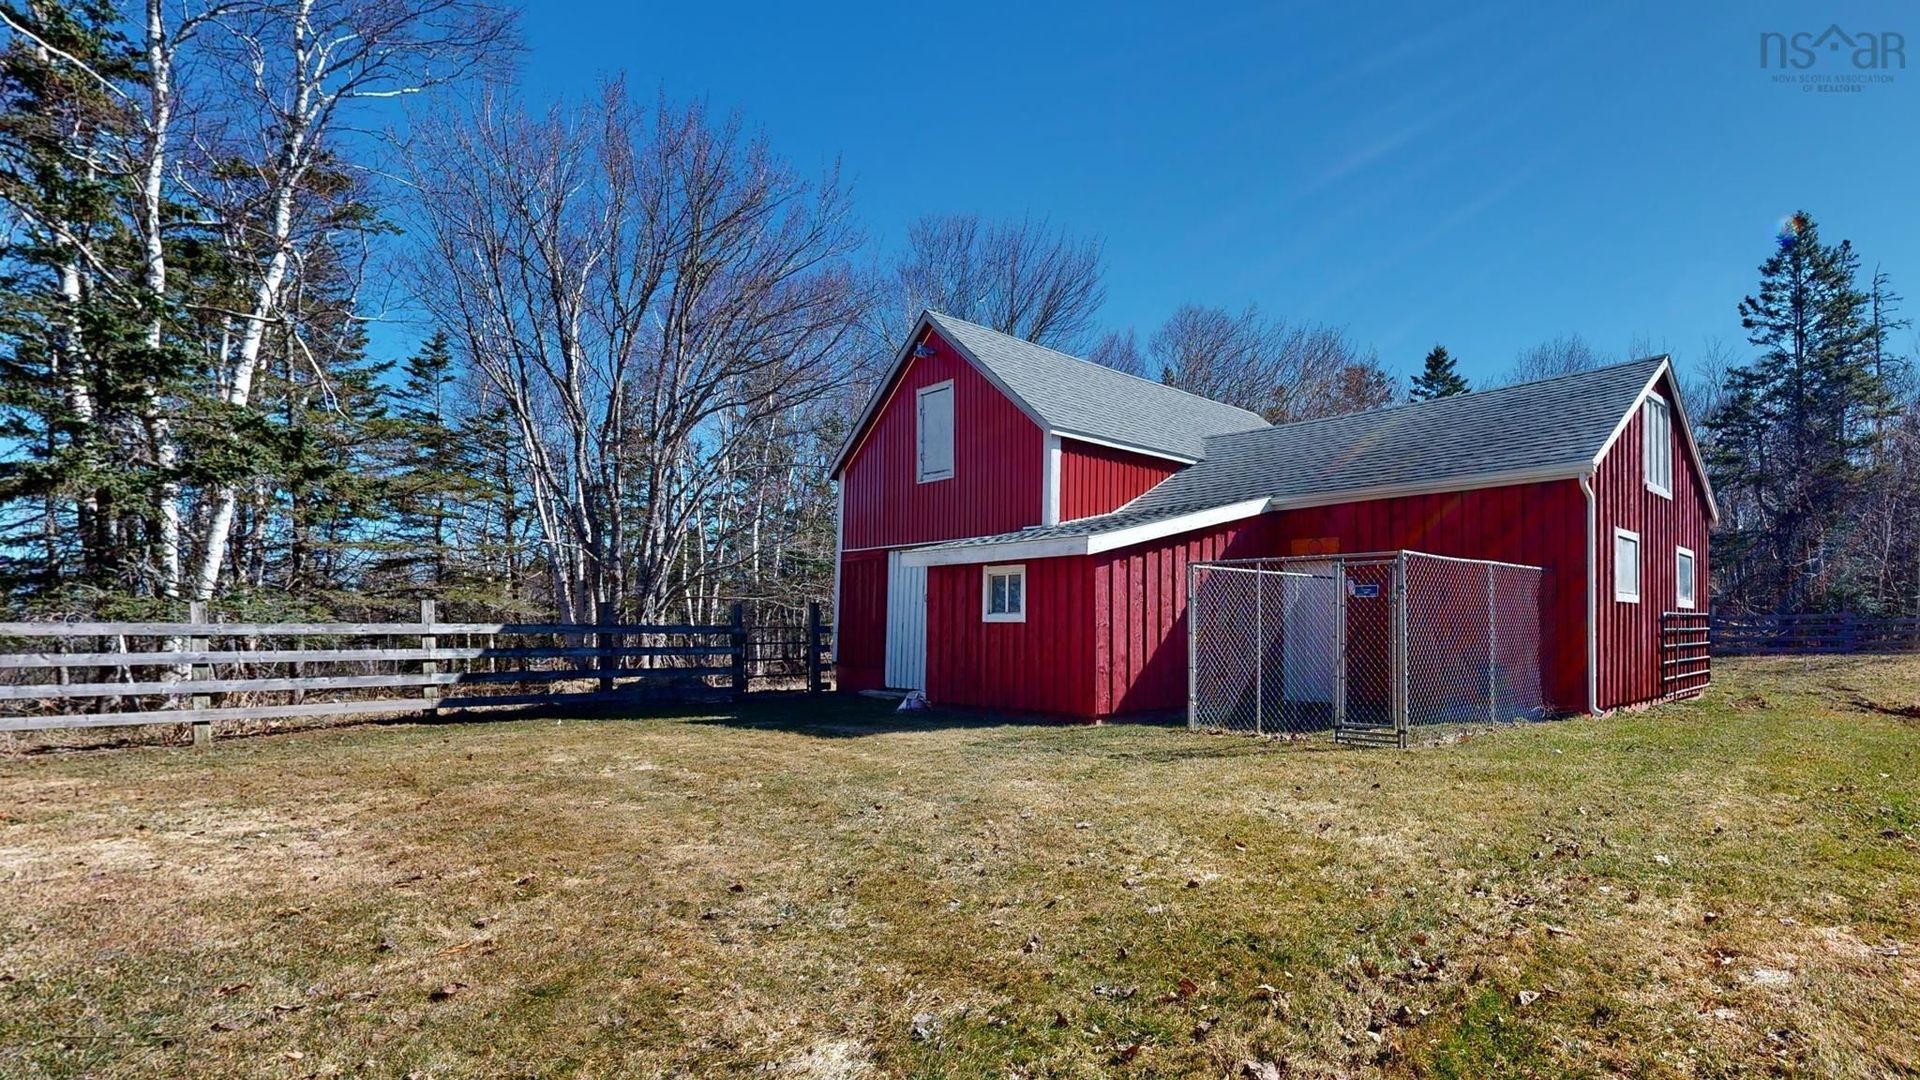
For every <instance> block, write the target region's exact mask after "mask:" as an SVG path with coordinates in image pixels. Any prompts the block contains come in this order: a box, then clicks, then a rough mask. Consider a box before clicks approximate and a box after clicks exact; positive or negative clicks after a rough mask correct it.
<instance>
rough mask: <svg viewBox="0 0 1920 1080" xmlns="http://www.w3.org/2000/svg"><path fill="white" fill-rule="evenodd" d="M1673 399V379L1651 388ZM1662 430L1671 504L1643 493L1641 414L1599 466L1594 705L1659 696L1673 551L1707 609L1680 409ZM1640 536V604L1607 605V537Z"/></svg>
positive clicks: (1697, 500) (1701, 534) (1698, 606)
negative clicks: (1688, 566) (1689, 557)
mask: <svg viewBox="0 0 1920 1080" xmlns="http://www.w3.org/2000/svg"><path fill="white" fill-rule="evenodd" d="M1657 389H1658V392H1659V393H1660V394H1661V396H1663V397H1665V398H1666V399H1667V400H1668V401H1669V402H1671V401H1674V400H1676V399H1675V397H1674V389H1673V383H1672V377H1671V376H1670V375H1667V376H1662V377H1661V380H1660V386H1659V387H1658V388H1657ZM1671 415H1672V417H1673V422H1672V423H1671V424H1670V425H1668V427H1669V429H1670V431H1671V435H1672V438H1673V497H1672V498H1671V499H1668V498H1665V497H1663V496H1661V495H1658V494H1655V493H1654V492H1652V491H1649V490H1647V485H1646V474H1645V472H1644V463H1645V458H1646V446H1645V443H1644V441H1643V440H1644V439H1645V421H1644V415H1643V414H1642V413H1640V412H1638V411H1636V412H1635V413H1634V415H1633V418H1632V419H1631V420H1630V421H1628V423H1627V427H1626V430H1624V431H1622V432H1621V433H1620V438H1619V439H1618V440H1616V441H1615V442H1614V444H1613V448H1612V449H1611V450H1609V451H1607V455H1606V457H1604V458H1602V459H1601V461H1600V471H1599V474H1598V475H1597V476H1596V477H1595V478H1594V495H1595V500H1596V504H1597V509H1598V519H1597V523H1596V529H1595V533H1596V540H1597V547H1598V551H1597V555H1598V559H1597V561H1598V562H1599V564H1600V565H1599V571H1600V572H1599V580H1598V583H1597V586H1598V587H1597V590H1596V594H1597V595H1596V600H1597V602H1598V604H1599V613H1598V618H1597V619H1596V624H1597V628H1598V630H1599V654H1600V663H1599V680H1598V682H1599V685H1598V688H1597V689H1598V693H1599V702H1598V704H1599V706H1600V707H1601V708H1603V709H1613V708H1618V707H1620V706H1622V705H1635V704H1639V703H1641V702H1646V701H1653V700H1656V699H1658V698H1660V697H1662V696H1664V686H1663V683H1662V680H1661V678H1660V676H1661V662H1660V661H1661V655H1660V653H1661V649H1660V615H1661V613H1662V612H1667V611H1673V610H1676V608H1677V600H1676V598H1677V595H1678V594H1677V591H1676V590H1677V587H1678V585H1677V583H1676V582H1675V580H1674V575H1675V566H1674V561H1675V560H1674V553H1675V549H1676V548H1683V547H1684V548H1691V549H1692V550H1693V557H1694V575H1695V582H1694V595H1695V601H1694V603H1695V610H1697V611H1705V610H1707V581H1708V577H1707V536H1708V526H1709V524H1710V521H1709V516H1708V513H1707V503H1706V494H1705V489H1704V488H1703V487H1702V486H1701V484H1700V477H1699V474H1698V473H1696V472H1695V471H1694V468H1693V461H1692V456H1691V455H1690V454H1689V453H1688V452H1687V449H1686V443H1685V440H1684V438H1683V437H1682V435H1681V432H1680V414H1679V410H1677V409H1676V410H1674V411H1673V412H1672V414H1671ZM1616 528H1619V529H1626V530H1627V531H1629V532H1634V533H1638V534H1639V535H1640V602H1639V603H1637V604H1636V603H1627V602H1623V601H1619V600H1615V599H1614V565H1613V530H1614V529H1616Z"/></svg>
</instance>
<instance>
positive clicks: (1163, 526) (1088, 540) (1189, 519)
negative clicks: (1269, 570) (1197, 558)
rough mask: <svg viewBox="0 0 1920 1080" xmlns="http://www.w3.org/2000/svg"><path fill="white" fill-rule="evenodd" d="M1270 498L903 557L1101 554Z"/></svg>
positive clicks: (923, 560)
mask: <svg viewBox="0 0 1920 1080" xmlns="http://www.w3.org/2000/svg"><path fill="white" fill-rule="evenodd" d="M1266 509H1267V500H1266V499H1247V500H1245V501H1243V502H1237V503H1228V504H1227V505H1225V506H1216V507H1212V508H1210V509H1207V510H1196V511H1194V512H1193V513H1190V514H1181V515H1179V516H1177V517H1169V518H1161V519H1160V520H1158V521H1149V522H1145V523H1143V524H1140V525H1134V526H1130V527H1128V528H1124V529H1114V530H1113V531H1111V532H1104V533H1092V534H1089V535H1085V536H1054V537H1044V538H1036V539H1033V540H1006V541H1002V542H999V543H994V544H970V545H967V546H965V547H931V548H921V549H918V550H915V551H910V552H908V553H906V555H905V556H904V557H903V558H904V561H905V562H906V563H907V565H909V566H965V565H968V564H971V563H998V562H1017V561H1020V560H1023V559H1054V558H1060V557H1062V556H1067V555H1098V554H1100V553H1101V552H1103V551H1113V550H1115V549H1116V548H1123V547H1131V546H1132V545H1134V544H1140V543H1145V542H1146V541H1148V540H1158V539H1160V538H1162V537H1166V536H1178V535H1180V534H1181V533H1185V532H1193V531H1194V530H1196V529H1206V528H1211V527H1213V526H1215V525H1224V524H1227V523H1228V522H1231V521H1239V520H1241V519H1243V518H1250V517H1254V516H1256V515H1259V514H1262V513H1265V512H1266Z"/></svg>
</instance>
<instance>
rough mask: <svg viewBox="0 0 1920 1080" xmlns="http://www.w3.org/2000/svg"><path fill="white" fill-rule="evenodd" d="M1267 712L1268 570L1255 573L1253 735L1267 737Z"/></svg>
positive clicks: (1264, 569)
mask: <svg viewBox="0 0 1920 1080" xmlns="http://www.w3.org/2000/svg"><path fill="white" fill-rule="evenodd" d="M1266 710H1267V570H1266V567H1265V566H1257V567H1255V568H1254V571H1253V733H1254V734H1255V735H1265V734H1266V733H1267V729H1266Z"/></svg>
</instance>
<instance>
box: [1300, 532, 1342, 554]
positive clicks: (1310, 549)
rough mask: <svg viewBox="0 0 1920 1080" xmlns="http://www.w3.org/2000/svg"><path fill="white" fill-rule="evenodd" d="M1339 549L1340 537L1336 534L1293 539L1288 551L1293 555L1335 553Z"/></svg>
mask: <svg viewBox="0 0 1920 1080" xmlns="http://www.w3.org/2000/svg"><path fill="white" fill-rule="evenodd" d="M1339 551H1340V538H1339V537H1337V536H1310V537H1307V536H1303V537H1299V538H1296V539H1295V540H1294V541H1293V544H1292V547H1291V549H1290V553H1291V554H1294V555H1335V554H1338V553H1339Z"/></svg>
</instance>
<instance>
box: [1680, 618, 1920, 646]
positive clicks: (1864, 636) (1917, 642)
mask: <svg viewBox="0 0 1920 1080" xmlns="http://www.w3.org/2000/svg"><path fill="white" fill-rule="evenodd" d="M1713 647H1714V651H1715V652H1717V653H1719V654H1720V655H1721V656H1752V655H1761V654H1767V653H1872V652H1903V651H1907V650H1912V649H1920V617H1917V616H1911V615H1905V616H1876V615H1858V614H1853V613H1851V612H1837V613H1833V614H1788V615H1740V616H1725V615H1716V616H1714V619H1713Z"/></svg>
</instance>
